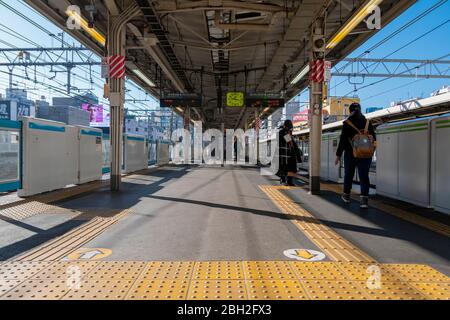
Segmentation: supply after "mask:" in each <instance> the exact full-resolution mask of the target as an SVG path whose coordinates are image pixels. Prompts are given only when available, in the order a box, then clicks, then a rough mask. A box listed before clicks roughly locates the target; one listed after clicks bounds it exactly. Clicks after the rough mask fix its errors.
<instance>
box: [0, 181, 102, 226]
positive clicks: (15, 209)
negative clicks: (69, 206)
mask: <svg viewBox="0 0 450 320" xmlns="http://www.w3.org/2000/svg"><path fill="white" fill-rule="evenodd" d="M106 185H107V182H106V181H96V182H92V183H87V184H83V185H80V186H75V187H71V188H66V189H62V190H57V191H54V192H50V193H46V194H41V195H36V196H33V197H30V198H29V199H26V200H21V201H17V202H14V203H10V204H5V205H1V206H0V216H4V217H6V218H9V219H14V220H23V219H25V218H28V217H32V216H35V215H38V214H41V213H44V212H46V211H48V210H52V209H54V208H56V207H55V206H52V205H50V204H51V203H54V202H56V201H61V200H64V199H68V198H71V197H74V196H77V195H80V194H83V193H86V192H90V191H94V190H96V189H99V188H101V187H104V186H106Z"/></svg>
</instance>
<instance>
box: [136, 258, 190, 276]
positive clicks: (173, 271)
mask: <svg viewBox="0 0 450 320" xmlns="http://www.w3.org/2000/svg"><path fill="white" fill-rule="evenodd" d="M193 270H194V262H185V261H167V262H162V261H153V262H150V263H149V264H148V265H147V267H146V269H145V270H144V272H143V273H142V275H141V278H143V279H158V280H189V279H191V278H192V272H193Z"/></svg>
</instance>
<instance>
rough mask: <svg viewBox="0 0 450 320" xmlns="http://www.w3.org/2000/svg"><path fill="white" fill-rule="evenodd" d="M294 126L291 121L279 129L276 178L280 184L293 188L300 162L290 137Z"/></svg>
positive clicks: (298, 150) (296, 148) (298, 154)
mask: <svg viewBox="0 0 450 320" xmlns="http://www.w3.org/2000/svg"><path fill="white" fill-rule="evenodd" d="M293 128H294V126H293V124H292V121H291V120H286V121H285V122H284V124H283V126H282V127H281V128H280V131H279V133H278V135H279V148H278V149H279V151H278V152H279V153H278V155H279V169H278V172H277V176H279V177H280V183H282V184H286V185H288V186H295V184H294V176H295V175H296V174H297V171H298V169H297V163H301V162H302V154H301V151H300V149H299V148H298V146H297V143H296V142H295V141H294V138H293V137H292V130H293Z"/></svg>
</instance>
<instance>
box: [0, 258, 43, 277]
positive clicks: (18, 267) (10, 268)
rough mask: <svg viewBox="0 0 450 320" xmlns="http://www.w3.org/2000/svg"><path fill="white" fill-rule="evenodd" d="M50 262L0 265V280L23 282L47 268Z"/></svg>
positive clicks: (15, 262) (20, 262)
mask: <svg viewBox="0 0 450 320" xmlns="http://www.w3.org/2000/svg"><path fill="white" fill-rule="evenodd" d="M50 264H51V262H23V261H13V262H6V263H4V264H2V265H0V280H25V279H29V278H31V277H32V276H33V275H35V274H36V273H38V272H40V271H42V270H44V269H45V268H47V267H48V266H49V265H50Z"/></svg>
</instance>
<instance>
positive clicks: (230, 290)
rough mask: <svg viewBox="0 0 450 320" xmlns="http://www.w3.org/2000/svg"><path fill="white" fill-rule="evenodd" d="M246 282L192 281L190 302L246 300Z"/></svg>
mask: <svg viewBox="0 0 450 320" xmlns="http://www.w3.org/2000/svg"><path fill="white" fill-rule="evenodd" d="M244 299H247V291H246V288H245V281H244V280H192V281H191V284H190V286H189V294H188V300H244Z"/></svg>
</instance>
